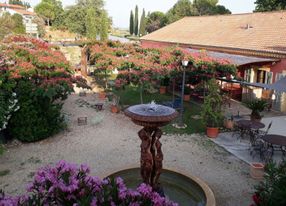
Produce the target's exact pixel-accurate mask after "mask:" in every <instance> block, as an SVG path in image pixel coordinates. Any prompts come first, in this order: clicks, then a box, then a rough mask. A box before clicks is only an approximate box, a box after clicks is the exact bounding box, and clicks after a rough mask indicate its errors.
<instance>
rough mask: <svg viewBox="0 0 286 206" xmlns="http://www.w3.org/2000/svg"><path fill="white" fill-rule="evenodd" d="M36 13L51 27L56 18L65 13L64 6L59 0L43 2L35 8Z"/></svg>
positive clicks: (45, 0)
mask: <svg viewBox="0 0 286 206" xmlns="http://www.w3.org/2000/svg"><path fill="white" fill-rule="evenodd" d="M35 12H36V13H37V14H38V15H39V16H41V17H42V18H43V19H44V20H45V21H46V23H47V25H48V26H50V25H51V24H52V22H53V21H54V20H55V19H56V17H57V16H59V15H61V13H62V12H63V6H62V3H61V1H59V0H42V1H41V3H39V4H38V5H37V6H36V7H35Z"/></svg>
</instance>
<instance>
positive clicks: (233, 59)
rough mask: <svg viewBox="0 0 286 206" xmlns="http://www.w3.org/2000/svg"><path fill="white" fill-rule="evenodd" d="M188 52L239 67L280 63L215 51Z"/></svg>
mask: <svg viewBox="0 0 286 206" xmlns="http://www.w3.org/2000/svg"><path fill="white" fill-rule="evenodd" d="M188 51H189V52H191V53H195V54H200V53H201V54H206V55H207V56H209V57H212V58H215V59H218V60H228V61H229V62H230V63H232V64H234V65H237V66H242V65H247V64H254V63H272V62H277V61H279V60H278V59H271V58H260V57H250V56H243V55H236V54H227V53H222V52H214V51H206V50H198V49H188Z"/></svg>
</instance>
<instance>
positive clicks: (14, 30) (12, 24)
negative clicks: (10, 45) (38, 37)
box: [0, 13, 25, 39]
mask: <svg viewBox="0 0 286 206" xmlns="http://www.w3.org/2000/svg"><path fill="white" fill-rule="evenodd" d="M24 33H25V26H24V24H23V17H22V16H21V15H20V14H14V15H12V16H11V14H9V13H4V14H3V15H2V16H1V17H0V39H3V38H4V37H5V36H6V35H9V34H24Z"/></svg>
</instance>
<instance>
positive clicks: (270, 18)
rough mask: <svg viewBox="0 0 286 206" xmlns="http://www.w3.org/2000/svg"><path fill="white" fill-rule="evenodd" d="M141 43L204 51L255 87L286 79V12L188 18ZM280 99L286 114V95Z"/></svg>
mask: <svg viewBox="0 0 286 206" xmlns="http://www.w3.org/2000/svg"><path fill="white" fill-rule="evenodd" d="M140 41H141V43H142V45H143V46H144V47H162V46H172V45H179V46H181V47H184V48H188V50H189V51H190V52H201V50H204V52H207V53H208V55H210V56H212V57H214V58H218V59H228V60H229V61H230V62H232V63H233V64H236V65H237V66H238V76H240V77H242V78H244V80H245V81H249V82H252V83H273V82H275V81H277V80H279V79H281V78H282V77H283V76H286V11H277V12H264V13H247V14H234V15H217V16H196V17H185V18H183V19H181V20H179V21H177V22H174V23H172V24H170V25H167V26H165V27H163V28H161V29H159V30H157V31H155V32H153V33H150V34H147V35H145V36H143V37H141V39H140ZM239 90H240V93H241V94H243V92H244V91H243V89H242V88H239ZM252 90H253V91H252V93H253V94H254V96H256V97H261V96H263V92H264V91H263V90H261V89H255V88H252ZM279 95H280V96H279ZM279 95H276V96H278V97H279V98H280V100H281V99H282V100H281V101H280V100H279V102H280V104H279V105H278V106H277V107H279V108H277V109H278V110H282V111H286V94H279ZM241 98H242V97H241V96H240V97H238V99H241ZM281 102H282V103H281Z"/></svg>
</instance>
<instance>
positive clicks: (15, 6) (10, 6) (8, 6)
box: [0, 3, 26, 9]
mask: <svg viewBox="0 0 286 206" xmlns="http://www.w3.org/2000/svg"><path fill="white" fill-rule="evenodd" d="M0 7H7V8H15V9H26V8H25V7H24V6H21V5H15V4H2V3H0Z"/></svg>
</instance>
